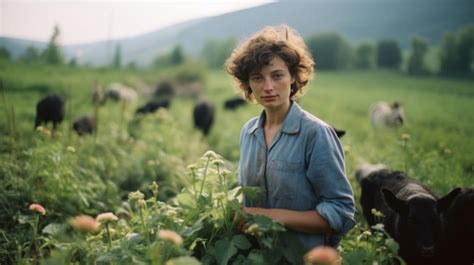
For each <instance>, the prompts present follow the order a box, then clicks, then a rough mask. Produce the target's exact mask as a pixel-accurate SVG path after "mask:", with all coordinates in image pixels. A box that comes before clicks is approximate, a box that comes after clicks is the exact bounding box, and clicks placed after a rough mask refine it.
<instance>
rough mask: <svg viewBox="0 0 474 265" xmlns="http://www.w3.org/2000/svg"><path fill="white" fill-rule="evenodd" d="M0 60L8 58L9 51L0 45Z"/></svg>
mask: <svg viewBox="0 0 474 265" xmlns="http://www.w3.org/2000/svg"><path fill="white" fill-rule="evenodd" d="M0 60H10V52H9V51H8V50H7V48H5V47H0Z"/></svg>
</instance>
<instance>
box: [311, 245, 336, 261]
mask: <svg viewBox="0 0 474 265" xmlns="http://www.w3.org/2000/svg"><path fill="white" fill-rule="evenodd" d="M304 260H305V264H321V265H323V264H324V265H340V264H341V261H342V259H341V257H340V256H339V253H338V252H337V251H336V250H335V249H333V248H331V247H326V246H319V247H315V248H313V249H312V250H310V251H309V252H308V253H306V255H305V256H304Z"/></svg>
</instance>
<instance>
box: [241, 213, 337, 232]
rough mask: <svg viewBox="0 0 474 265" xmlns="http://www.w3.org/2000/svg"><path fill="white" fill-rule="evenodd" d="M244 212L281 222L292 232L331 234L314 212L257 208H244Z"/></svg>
mask: <svg viewBox="0 0 474 265" xmlns="http://www.w3.org/2000/svg"><path fill="white" fill-rule="evenodd" d="M244 211H245V212H246V213H248V214H251V215H264V216H266V217H268V218H270V219H272V220H275V221H278V222H281V223H282V224H283V225H285V227H286V228H288V229H291V230H294V231H298V232H304V233H310V234H327V233H331V227H330V226H329V223H328V222H327V221H326V220H325V219H324V218H323V217H321V215H319V214H318V212H316V211H293V210H287V209H276V208H272V209H266V208H257V207H245V208H244Z"/></svg>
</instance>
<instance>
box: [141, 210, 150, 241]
mask: <svg viewBox="0 0 474 265" xmlns="http://www.w3.org/2000/svg"><path fill="white" fill-rule="evenodd" d="M140 219H141V220H142V225H143V230H144V231H145V238H146V243H147V246H148V247H149V246H150V235H149V234H148V229H147V228H146V224H145V220H144V219H143V211H142V208H140Z"/></svg>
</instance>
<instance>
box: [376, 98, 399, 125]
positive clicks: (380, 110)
mask: <svg viewBox="0 0 474 265" xmlns="http://www.w3.org/2000/svg"><path fill="white" fill-rule="evenodd" d="M369 114H370V121H371V123H372V127H373V128H377V127H399V126H402V125H403V122H404V120H405V114H404V111H403V107H402V106H401V104H400V103H398V102H396V101H395V102H393V103H392V104H391V105H390V104H388V103H387V102H383V101H380V102H377V103H375V104H374V105H373V106H372V107H371V108H370V111H369Z"/></svg>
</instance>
